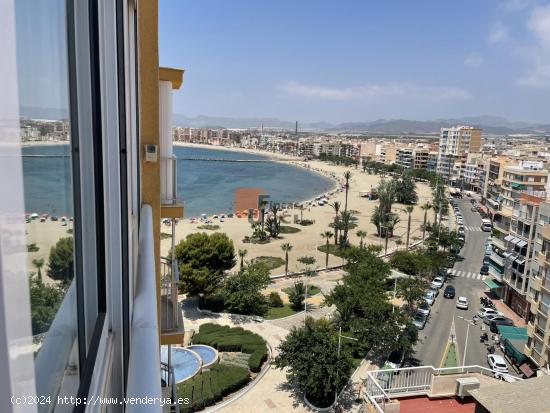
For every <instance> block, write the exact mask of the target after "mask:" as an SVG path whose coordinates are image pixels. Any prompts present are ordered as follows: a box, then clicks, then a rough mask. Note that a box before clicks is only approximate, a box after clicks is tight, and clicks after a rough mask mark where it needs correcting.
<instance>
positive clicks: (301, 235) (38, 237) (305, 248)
mask: <svg viewBox="0 0 550 413" xmlns="http://www.w3.org/2000/svg"><path fill="white" fill-rule="evenodd" d="M189 146H192V147H204V148H207V149H213V150H215V149H219V150H231V151H244V152H248V153H251V152H252V153H257V154H261V155H265V156H270V157H272V158H275V159H280V160H284V161H287V162H290V163H292V164H293V165H296V166H300V167H303V168H307V169H308V170H310V171H313V172H316V173H319V174H323V175H325V176H329V177H334V176H336V177H337V178H338V179H339V180H340V182H337V181H336V180H335V190H334V191H335V193H334V194H333V195H327V198H329V202H330V203H332V202H334V201H339V202H340V203H341V204H342V206H343V205H344V200H345V192H344V191H343V190H342V191H340V188H341V184H342V177H343V174H344V172H345V171H346V170H351V172H352V178H351V181H350V190H349V198H348V209H349V210H351V211H355V215H356V217H357V219H358V221H357V228H355V229H353V230H351V231H350V234H349V237H350V241H351V242H352V243H353V244H355V245H357V244H358V243H359V238H358V237H357V235H356V233H357V231H358V230H363V231H366V232H367V234H368V235H367V237H366V239H365V242H367V243H369V244H375V245H381V246H383V245H384V239H380V238H378V237H377V236H376V227H375V226H374V225H373V224H371V223H370V218H371V214H372V211H373V209H374V206H375V205H377V204H378V201H369V200H368V199H367V198H362V197H360V195H359V193H360V191H365V190H366V191H368V190H370V189H371V188H373V187H376V186H377V185H378V182H379V181H380V179H381V178H380V177H379V176H376V175H369V174H367V173H365V172H363V171H361V170H359V169H354V168H351V169H350V168H347V167H344V166H338V165H332V164H329V163H325V162H321V161H315V160H314V161H309V162H304V161H303V160H301V159H299V158H296V157H292V156H288V155H282V154H277V153H271V152H265V151H259V150H256V151H251V150H247V149H240V148H225V147H216V146H211V145H197V144H190V145H189ZM288 184H289V185H291V184H292V183H291V182H289V183H288ZM331 192H332V191H331ZM417 192H418V196H419V200H418V206H415V208H414V212H413V214H412V225H411V243H412V242H414V240H415V239H419V238H420V237H421V236H422V230H421V229H420V226H421V224H422V221H423V217H424V213H423V211H422V210H421V209H420V206H419V205H422V204H423V203H424V202H426V201H428V200H430V199H431V190H430V188H429V186H428V185H426V184H421V183H419V184H417ZM319 195H322V194H319ZM295 201H296V202H301V201H304V200H298V199H297V200H295ZM403 209H404V205H400V204H395V205H394V208H393V211H394V212H396V213H398V214H399V216H400V218H401V222H399V223H398V225H397V227H396V229H395V236H394V237H393V238H392V239H390V241H389V243H388V248H389V249H392V248H395V247H396V244H395V240H397V239H401V240H402V242H403V245H402V246H401V247H400V248H404V243H405V238H406V230H407V214H406V213H405V212H404V211H403ZM282 216H283V221H284V223H283V225H289V226H292V227H294V228H298V229H299V230H300V232H297V233H294V234H281V236H280V238H279V239H276V240H272V241H271V242H269V243H267V244H251V243H244V242H243V239H244V237H245V236H250V235H251V234H252V230H251V226H250V223H249V222H248V220H247V219H246V218H236V217H234V218H225V221H224V222H220V220H219V219H213V218H210V219H211V221H213V222H212V223H213V224H215V225H219V227H220V228H219V229H218V230H217V231H219V232H224V233H226V234H227V235H228V236H229V237H230V238H231V239H232V240H233V242H234V244H235V251H238V250H239V249H246V250H247V256H246V260H250V259H252V258H255V257H259V256H274V257H281V258H284V253H283V251H282V250H281V245H282V244H284V243H287V242H288V243H290V244H291V245H292V247H293V248H292V250H291V252H290V254H289V270H290V271H299V270H302V269H303V266H302V264H300V263H298V261H297V260H298V258H299V257H302V256H306V255H308V256H313V257H315V259H316V265H315V266H316V267H324V264H325V254H324V253H322V252H320V251H318V250H317V247H318V246H319V245H322V244H324V242H325V241H324V239H322V238H321V235H320V234H321V233H322V232H324V231H327V230H331V231H332V229H331V228H329V224H330V223H331V222H332V221H333V219H334V211H333V209H332V208H331V207H330V206H329V205H324V206H317V205H316V203H315V204H312V205H311V206H309V207H306V208H305V209H304V210H303V217H304V219H310V220H313V221H315V223H314V224H313V225H309V226H301V225H299V224H295V223H293V222H294V219H295V217H297V218H299V217H300V210H299V209H288V210H286V211H284V212H283V214H282ZM432 217H433V213H431V211H430V213H429V220H432V219H433V218H432ZM189 218H190V217H185V219H184V220H180V222H179V223H178V225H177V226H176V243H177V242H179V241H180V240H182V239H184V238H185V237H186V236H187V235H189V234H191V233H194V232H201V231H204V232H207V233H211V232H213V231H209V230H206V231H205V230H201V229H199V228H198V226H200V225H203V223H202V222H200V221H198V220H197V221H196V222H195V223H191V222H190V219H189ZM70 228H72V223H71V222H69V223H68V225H67V226H62V225H61V222H60V221H50V220H48V221H46V222H40V221H39V220H33V221H31V222H30V223H28V224H26V233H27V244H30V243H36V245H37V246H38V247H39V250H38V251H37V252H30V253H29V254H27V261H28V268H29V271H32V272H35V271H36V268H35V267H34V265H33V264H32V261H33V259H35V258H44V261H45V265H44V267H43V274H44V275H45V273H46V270H47V262H48V257H49V252H50V249H51V247H52V246H53V245H55V243H56V242H57V240H58V239H59V238H62V237H67V236H70V234H69V233H68V232H67V230H68V229H70ZM161 231H162V232H163V233H165V234H170V233H171V227H170V226H166V225H162V226H161ZM331 242H333V239H331ZM170 246H171V238H164V239H163V240H162V241H161V254H162V255H166V254H167V253H168V251H169V249H170ZM341 262H342V260H341V259H340V258H337V257H335V256H332V255H330V256H329V265H338V264H340V263H341ZM283 272H284V266H280V267H278V268H275V269H274V270H273V271H272V275H276V274H281V273H283ZM44 279H45V280H46V279H47V277H45V278H44Z"/></svg>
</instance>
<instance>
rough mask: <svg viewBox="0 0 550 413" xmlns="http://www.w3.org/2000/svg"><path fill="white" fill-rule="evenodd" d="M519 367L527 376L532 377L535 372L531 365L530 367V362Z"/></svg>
mask: <svg viewBox="0 0 550 413" xmlns="http://www.w3.org/2000/svg"><path fill="white" fill-rule="evenodd" d="M519 369H520V370H521V372H522V373H523V374H525V377H527V378H530V377H532V376H533V375H534V374H535V372H534V371H533V369H532V368H531V367H529V364H527V363H523V364H522V365H521V366H519Z"/></svg>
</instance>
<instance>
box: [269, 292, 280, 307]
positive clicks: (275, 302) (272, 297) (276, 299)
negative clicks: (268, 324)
mask: <svg viewBox="0 0 550 413" xmlns="http://www.w3.org/2000/svg"><path fill="white" fill-rule="evenodd" d="M269 306H270V307H282V306H283V300H282V298H281V296H280V295H279V293H278V292H276V291H272V292H271V293H270V294H269Z"/></svg>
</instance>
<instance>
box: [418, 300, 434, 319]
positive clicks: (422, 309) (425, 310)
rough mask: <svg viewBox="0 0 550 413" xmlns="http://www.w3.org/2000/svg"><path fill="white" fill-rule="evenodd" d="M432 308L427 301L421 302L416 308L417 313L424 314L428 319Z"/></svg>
mask: <svg viewBox="0 0 550 413" xmlns="http://www.w3.org/2000/svg"><path fill="white" fill-rule="evenodd" d="M431 310H432V308H431V307H430V304H428V303H427V302H426V301H421V302H420V303H419V304H418V306H417V307H416V312H417V313H422V314H424V315H425V316H426V317H427V316H429V315H430V311H431Z"/></svg>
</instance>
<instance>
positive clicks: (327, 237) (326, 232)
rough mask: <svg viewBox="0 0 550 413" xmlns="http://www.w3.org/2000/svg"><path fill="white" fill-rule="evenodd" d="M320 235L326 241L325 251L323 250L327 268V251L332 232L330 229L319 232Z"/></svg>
mask: <svg viewBox="0 0 550 413" xmlns="http://www.w3.org/2000/svg"><path fill="white" fill-rule="evenodd" d="M321 237H322V238H324V239H326V240H327V243H326V249H327V250H326V251H325V267H326V268H328V251H329V248H330V239H331V238H332V232H331V231H325V232H322V233H321Z"/></svg>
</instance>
